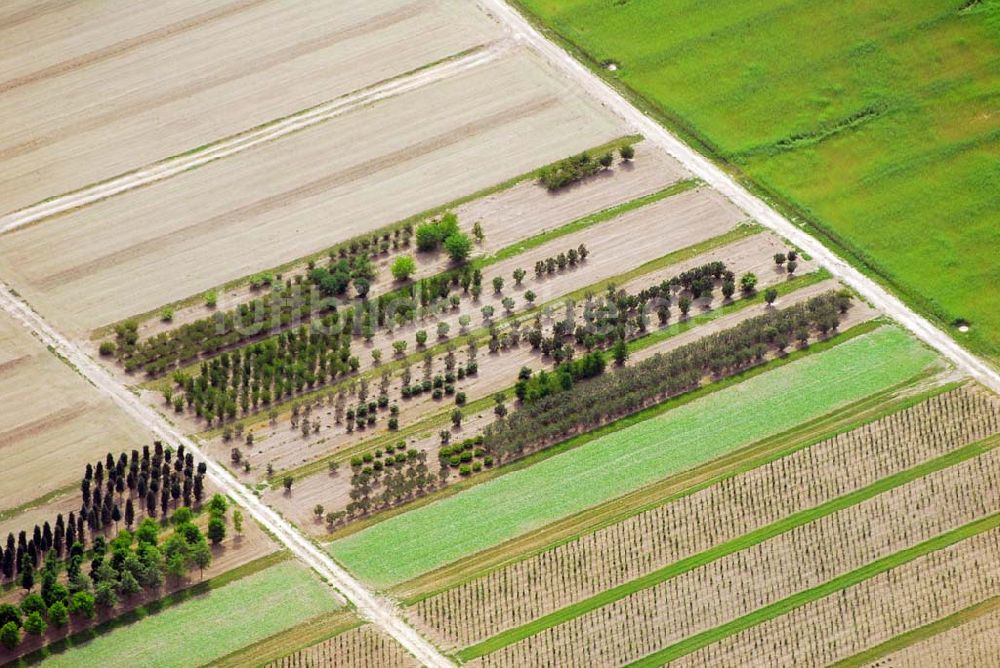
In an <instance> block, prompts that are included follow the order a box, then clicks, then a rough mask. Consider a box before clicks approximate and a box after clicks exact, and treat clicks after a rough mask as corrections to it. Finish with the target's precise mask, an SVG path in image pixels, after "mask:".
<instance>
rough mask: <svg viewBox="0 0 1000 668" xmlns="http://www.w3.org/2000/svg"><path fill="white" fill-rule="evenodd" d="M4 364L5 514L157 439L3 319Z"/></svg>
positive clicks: (0, 420)
mask: <svg viewBox="0 0 1000 668" xmlns="http://www.w3.org/2000/svg"><path fill="white" fill-rule="evenodd" d="M0 359H3V360H6V361H5V362H3V363H2V365H0V366H2V371H0V397H2V398H3V409H2V410H0V453H2V455H3V458H4V459H3V461H4V464H3V476H0V506H2V507H0V511H3V510H9V509H11V508H16V507H18V506H21V505H22V504H24V503H26V502H28V501H31V500H32V499H37V498H39V497H40V496H43V495H45V494H48V493H51V492H54V491H56V490H59V489H61V488H63V487H65V486H66V485H71V484H75V483H77V482H79V476H80V474H81V472H82V471H83V467H84V465H85V464H86V463H87V462H92V461H95V460H96V459H97V458H99V457H102V456H103V455H104V454H105V453H106V452H108V451H109V450H112V451H121V450H130V449H132V448H134V447H138V445H139V444H141V443H144V442H145V443H148V442H150V441H151V440H152V439H151V438H150V437H148V436H147V435H145V434H144V433H143V431H142V430H141V429H139V427H138V426H137V425H136V424H134V423H133V422H132V421H131V420H130V419H128V417H127V416H126V415H125V414H123V413H121V412H120V411H119V410H118V409H117V408H116V407H114V406H113V405H112V404H111V402H110V401H108V400H107V399H105V398H104V397H103V396H101V395H100V394H99V393H98V392H97V391H96V390H95V389H94V388H93V387H92V386H91V385H90V384H89V383H87V381H85V380H84V379H83V378H81V377H80V376H79V375H78V374H77V373H75V372H74V370H73V369H71V368H70V367H69V366H68V365H66V364H64V363H63V362H61V361H60V360H59V359H58V358H57V357H55V356H54V355H52V354H50V353H49V352H48V351H47V350H46V349H45V348H44V347H43V346H42V345H41V344H40V343H39V342H38V341H36V340H35V339H33V338H32V337H31V336H30V335H29V334H28V333H27V332H25V331H23V330H22V329H21V328H20V326H19V325H17V324H16V323H15V322H13V321H12V320H10V319H9V318H7V317H6V316H5V315H4V316H0Z"/></svg>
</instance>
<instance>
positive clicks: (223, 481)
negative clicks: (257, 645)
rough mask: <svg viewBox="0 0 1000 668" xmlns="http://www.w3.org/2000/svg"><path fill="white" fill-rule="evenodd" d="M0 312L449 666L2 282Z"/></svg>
mask: <svg viewBox="0 0 1000 668" xmlns="http://www.w3.org/2000/svg"><path fill="white" fill-rule="evenodd" d="M0 309H3V311H5V312H6V313H7V314H8V315H10V316H11V317H12V318H13V319H14V320H16V321H17V322H19V323H21V324H22V325H23V326H24V327H25V328H26V329H28V330H29V331H30V332H31V333H32V334H34V335H35V336H36V337H37V338H38V339H39V340H41V342H42V343H44V344H45V345H46V346H48V347H49V348H50V349H51V350H52V351H53V352H55V353H56V354H58V355H60V356H62V357H63V358H64V359H65V360H66V361H67V362H69V363H70V364H71V365H73V367H75V368H76V370H77V371H78V372H79V373H80V374H81V375H82V376H83V377H84V378H86V379H87V380H89V381H90V382H91V383H92V384H93V385H94V387H96V388H97V390H98V391H100V392H102V393H103V394H105V395H107V396H108V397H110V398H111V399H112V401H114V402H115V403H116V404H117V405H118V406H119V407H121V409H122V410H124V411H125V412H126V413H127V414H128V415H129V416H130V417H132V418H133V419H134V420H136V421H137V422H139V423H140V424H141V425H143V426H144V427H145V428H146V429H148V430H149V431H150V432H151V433H152V434H153V435H154V436H155V437H156V438H158V439H160V440H162V441H163V442H164V443H166V444H169V445H172V446H174V447H175V448H176V447H177V446H180V445H183V446H184V447H185V449H187V450H189V451H191V452H192V453H193V454H195V455H196V456H198V457H200V458H201V460H202V461H204V462H205V464H206V465H207V467H208V471H207V476H208V478H209V480H210V481H211V482H212V483H213V484H214V485H215V486H216V487H218V488H219V489H220V490H221V491H223V492H224V493H226V494H227V495H229V496H230V497H231V498H232V499H233V500H234V501H235V502H236V503H238V504H239V505H240V506H241V507H242V508H243V509H244V510H245V511H246V512H247V513H248V514H249V515H250V516H251V517H253V518H254V519H255V520H256V521H257V522H259V523H260V524H261V525H262V526H264V527H265V528H267V529H268V530H269V531H271V532H272V533H273V534H274V535H275V536H276V537H277V539H278V540H279V541H280V542H281V543H283V544H284V545H285V547H287V548H288V549H289V550H290V551H291V552H292V554H294V555H295V556H296V557H298V558H299V559H300V560H301V561H303V562H304V563H305V564H307V565H308V566H309V567H310V568H312V569H313V570H314V571H316V572H317V573H318V574H319V575H320V576H321V577H322V578H323V579H325V580H326V581H327V582H329V583H330V584H331V585H333V586H334V587H335V588H336V589H337V591H339V592H340V594H342V595H343V598H344V599H346V600H347V601H348V602H350V603H352V604H353V605H354V606H355V607H356V608H357V610H358V613H359V614H360V615H361V616H362V617H364V618H366V619H368V620H369V621H371V622H372V623H373V624H376V625H377V626H379V627H380V628H381V629H382V630H383V631H384V632H386V633H387V634H389V635H391V636H392V637H393V638H395V639H396V640H397V641H398V642H399V643H400V644H401V645H403V647H405V648H406V649H407V650H408V651H409V652H410V653H412V654H413V655H414V656H415V657H416V658H417V660H419V661H420V662H421V663H422V664H423V665H426V666H433V667H438V666H442V667H443V666H451V665H453V664H452V663H451V661H449V660H448V659H447V658H445V656H444V655H443V654H441V653H440V652H439V651H438V650H437V649H436V648H435V647H434V646H433V645H432V644H431V643H429V642H428V641H427V640H425V639H424V638H423V637H422V636H421V635H420V634H419V633H417V632H416V631H415V630H414V629H413V628H411V627H410V626H409V625H407V624H406V622H404V621H403V619H402V618H401V617H400V616H399V614H398V613H397V610H396V606H395V604H394V603H393V602H392V601H389V600H387V599H385V598H382V597H379V596H377V595H375V594H374V593H372V592H371V591H369V590H368V589H367V588H366V587H365V586H364V585H363V584H361V583H360V582H359V581H358V580H356V579H355V578H354V577H353V576H351V575H350V574H349V573H348V572H347V571H346V570H344V569H343V568H341V567H340V566H338V565H337V564H336V563H335V562H334V561H333V559H331V558H330V556H329V555H327V554H326V553H325V552H323V551H322V550H320V549H319V548H318V547H316V546H315V545H314V544H313V543H311V542H310V541H309V540H308V539H306V538H305V537H304V536H303V535H302V534H300V533H299V531H298V530H297V529H296V528H295V527H293V526H292V525H291V524H290V523H288V522H286V521H285V520H284V519H282V518H281V516H279V515H278V514H277V513H275V512H274V511H273V510H271V509H270V508H269V507H267V506H266V505H265V504H264V503H263V502H261V500H260V499H258V498H257V497H256V496H255V495H254V494H253V493H252V492H251V491H250V490H248V489H247V488H246V487H244V486H243V485H242V484H241V483H240V482H239V481H238V480H236V478H234V477H233V476H232V475H231V474H230V473H229V471H227V470H226V469H225V468H224V467H222V466H220V465H219V464H217V463H216V462H215V461H214V460H212V458H211V457H207V456H205V455H204V454H202V453H201V451H200V449H199V448H198V445H197V444H196V443H194V442H193V441H191V439H189V438H187V437H186V436H184V434H182V433H180V432H179V431H177V430H176V429H175V428H174V427H173V426H172V425H171V424H170V423H169V422H168V421H167V420H166V419H165V418H164V417H163V416H161V415H160V414H159V413H157V412H156V411H154V410H153V409H151V408H149V407H148V406H146V405H145V404H143V403H142V402H141V401H140V400H139V398H138V397H137V396H136V395H134V394H132V392H130V391H129V390H128V389H126V388H125V387H123V386H122V385H121V384H119V383H118V382H117V381H116V380H115V379H114V378H112V377H111V375H110V374H109V373H108V372H107V371H106V370H105V369H104V368H103V367H102V366H100V365H99V364H98V363H97V362H95V361H94V360H92V359H91V358H90V357H89V356H88V355H87V354H86V353H85V352H83V350H81V349H80V348H79V347H78V346H77V345H75V344H74V343H72V342H71V341H69V340H68V339H66V338H65V337H63V336H62V335H61V334H59V333H58V332H56V331H55V330H54V329H53V328H52V327H50V326H49V324H48V323H46V322H45V321H44V320H43V319H42V317H41V316H39V315H38V314H37V313H35V312H34V311H33V310H31V308H30V307H29V306H28V305H27V304H25V303H24V302H23V301H21V300H20V299H19V298H18V297H17V296H16V295H15V294H14V293H13V292H12V291H11V289H10V288H9V287H8V286H7V285H6V284H5V283H0Z"/></svg>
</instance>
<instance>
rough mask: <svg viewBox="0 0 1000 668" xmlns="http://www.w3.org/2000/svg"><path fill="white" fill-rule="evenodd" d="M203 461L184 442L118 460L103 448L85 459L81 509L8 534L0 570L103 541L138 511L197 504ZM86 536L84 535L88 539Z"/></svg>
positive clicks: (12, 573)
mask: <svg viewBox="0 0 1000 668" xmlns="http://www.w3.org/2000/svg"><path fill="white" fill-rule="evenodd" d="M205 471H206V466H205V463H204V462H198V463H197V465H196V463H195V461H194V457H193V456H192V455H191V453H190V452H188V453H185V452H184V450H183V446H181V447H180V448H178V450H177V452H176V453H172V452H171V451H170V450H167V449H165V448H164V447H163V444H162V443H161V442H159V441H156V442H155V443H154V444H153V449H152V450H150V448H149V446H143V449H142V452H141V454H140V452H139V451H138V450H132V452H131V456H129V455H128V454H127V453H125V452H122V453H121V454H120V455H119V457H118V458H117V460H116V459H115V458H114V457H113V456H112V454H111V453H108V455H107V457H106V458H105V460H104V461H99V462H97V463H96V465H91V464H87V466H86V469H85V470H84V474H83V477H82V479H81V481H80V499H81V501H80V510H79V513H75V512H70V513H69V516H68V518H65V519H64V517H63V515H62V513H59V514H58V515H57V516H56V519H55V522H54V524H50V523H49V522H48V521H45V522H44V523H43V524H42V525H41V526H39V525H37V524H36V525H35V528H34V531H33V532H32V533H31V534H30V535H29V534H28V532H27V531H20V532H19V533H18V536H17V538H16V539H15V537H14V534H13V533H9V534H8V535H7V541H6V544H5V545H4V546H0V574H2V575H3V578H4V579H6V580H8V581H13V580H14V579H16V578H18V577H20V576H21V575H22V568H23V566H24V564H26V563H27V564H30V565H31V567H32V568H38V566H39V564H40V563H41V562H42V561H43V560H44V559H46V558H47V557H48V555H50V554H52V555H54V556H55V557H56V558H59V559H62V558H65V557H66V556H67V554H68V550H69V549H70V548H71V547H72V546H73V545H75V544H77V543H79V544H80V545H82V546H84V547H87V546H88V544H89V545H90V546H93V545H94V544H95V542H96V541H97V540H98V539H100V540H102V541H103V540H105V539H106V536H107V535H108V534H114V533H116V532H117V531H118V530H119V527H120V526H122V525H124V526H125V527H126V528H128V529H131V528H132V527H133V526H134V525H135V523H136V521H137V520H138V519H139V517H140V516H145V517H146V518H151V519H152V518H156V517H157V516H160V517H166V515H167V513H168V512H169V511H170V509H171V508H177V507H178V506H180V505H181V504H183V505H184V506H187V507H198V506H200V505H201V503H202V500H203V498H204V493H205V484H204V476H205ZM88 537H89V540H88Z"/></svg>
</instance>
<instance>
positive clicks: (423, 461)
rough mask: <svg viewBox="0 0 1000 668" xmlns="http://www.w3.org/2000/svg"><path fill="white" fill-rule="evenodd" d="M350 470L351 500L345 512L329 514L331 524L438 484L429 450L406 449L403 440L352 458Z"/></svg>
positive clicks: (381, 506) (406, 497)
mask: <svg viewBox="0 0 1000 668" xmlns="http://www.w3.org/2000/svg"><path fill="white" fill-rule="evenodd" d="M351 471H352V475H351V491H350V497H351V501H350V503H348V504H347V508H346V511H345V512H344V513H342V514H337V513H332V514H330V515H328V516H327V522H328V523H329V524H331V525H333V524H337V523H339V522H340V521H341V520H343V519H346V518H347V517H354V516H359V515H365V514H367V513H369V512H371V511H372V510H376V509H385V508H390V507H392V506H395V505H399V504H401V503H405V502H406V501H409V500H411V499H413V498H415V497H417V496H421V495H423V494H424V493H425V492H426V491H427V490H428V489H429V488H432V487H433V486H434V484H435V476H434V475H433V474H432V473H430V471H429V469H428V468H427V453H426V452H424V451H422V450H417V449H415V448H411V449H409V450H406V449H405V444H404V443H400V444H399V445H397V446H387V447H386V449H385V451H382V450H376V451H375V452H373V453H365V455H363V456H361V457H356V458H354V459H352V461H351ZM444 477H447V473H444Z"/></svg>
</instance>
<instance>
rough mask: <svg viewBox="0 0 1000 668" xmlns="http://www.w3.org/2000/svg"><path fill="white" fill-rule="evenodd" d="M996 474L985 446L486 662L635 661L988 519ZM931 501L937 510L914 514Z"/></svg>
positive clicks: (997, 466)
mask: <svg viewBox="0 0 1000 668" xmlns="http://www.w3.org/2000/svg"><path fill="white" fill-rule="evenodd" d="M998 475H1000V457H998V456H997V451H996V450H991V451H989V452H987V453H986V454H983V455H980V456H979V457H978V458H975V459H972V460H969V461H966V462H962V463H960V464H956V465H955V466H953V467H951V468H946V469H944V470H942V471H937V472H935V473H932V474H930V475H928V476H926V477H923V478H919V479H917V480H915V481H913V482H910V483H908V484H906V485H903V486H902V487H897V488H894V489H892V490H890V491H887V492H885V493H883V494H880V495H878V496H875V497H873V498H871V499H869V500H867V501H864V502H862V503H859V504H856V505H852V506H849V507H847V508H845V509H843V510H841V511H839V512H836V513H833V514H831V515H826V516H824V517H822V518H821V519H818V520H816V521H815V522H811V523H809V524H805V525H801V526H799V527H796V528H794V529H792V530H791V531H788V532H786V533H783V534H780V535H778V536H776V537H775V538H772V539H770V540H767V541H764V542H760V543H757V544H755V545H753V546H751V547H748V548H747V549H745V550H741V551H738V552H733V553H731V554H729V555H726V556H724V557H722V558H720V559H717V560H714V561H711V562H709V563H707V564H705V565H704V566H701V567H698V568H694V569H691V570H687V571H685V572H683V573H681V574H679V575H676V576H674V577H671V578H668V579H666V580H664V581H663V582H661V583H659V584H654V585H653V586H651V587H645V588H642V589H639V590H638V591H636V592H635V593H632V594H629V595H627V596H624V597H621V598H618V599H617V600H615V601H614V602H611V603H608V604H607V605H605V606H603V607H599V608H596V609H594V610H592V611H590V612H587V613H585V614H583V615H580V616H577V617H573V618H571V619H569V620H568V621H566V622H564V623H562V624H557V625H553V626H550V627H548V628H546V629H545V630H543V631H541V632H540V633H538V634H536V635H532V636H529V637H527V638H525V639H524V640H522V641H520V642H517V643H514V644H511V645H508V646H506V647H503V648H502V649H499V650H498V651H496V652H494V653H492V654H488V655H486V657H484V661H483V663H484V665H490V666H522V665H546V664H550V663H556V664H562V663H565V662H571V663H590V662H594V661H597V662H606V661H614V662H618V663H627V662H629V661H634V660H637V659H639V658H641V657H642V656H643V655H645V654H648V653H650V652H652V651H655V650H657V649H659V648H662V647H668V646H670V645H672V644H674V643H676V642H679V641H680V640H682V639H684V638H686V637H688V636H691V635H694V634H697V633H701V632H703V631H706V630H709V629H712V628H715V627H718V626H721V625H722V624H725V623H727V622H729V621H731V620H733V619H737V618H739V617H742V616H744V615H748V614H750V613H751V612H753V611H755V610H757V609H759V608H763V607H766V606H767V605H770V604H772V603H775V602H777V601H780V600H782V599H784V598H786V597H788V596H791V595H792V594H795V593H796V592H799V591H806V590H809V589H811V588H813V587H816V586H818V585H820V584H822V583H824V582H827V581H829V580H832V579H834V578H835V577H837V576H839V575H842V574H845V573H848V572H850V571H853V570H855V569H857V568H861V567H862V566H864V565H866V564H869V563H871V562H874V561H876V560H878V559H881V558H884V557H887V556H889V555H892V554H894V553H896V552H899V551H900V550H903V549H904V548H907V547H910V546H913V545H916V544H918V543H921V542H923V541H925V540H928V539H930V538H933V537H934V536H936V535H938V534H941V533H943V532H946V531H949V530H952V529H957V528H959V527H961V526H963V525H965V524H968V523H970V522H972V521H975V520H977V519H980V518H982V517H984V516H985V515H986V514H988V513H989V512H990V511H991V510H992V509H993V508H994V507H995V506H996V503H997V501H1000V497H998V496H997V492H996V491H995V490H994V491H990V488H991V487H992V486H993V485H994V484H995V483H994V482H993V481H995V480H996V479H997V477H998ZM970 488H971V489H973V490H976V491H974V492H973V493H972V494H969V493H968V491H969V489H970ZM980 494H983V495H985V496H982V497H981V496H980ZM931 504H933V507H934V512H925V513H914V512H913V508H919V507H926V506H930V505H931ZM665 601H669V602H670V604H669V605H664V602H665ZM637 620H641V621H637Z"/></svg>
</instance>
